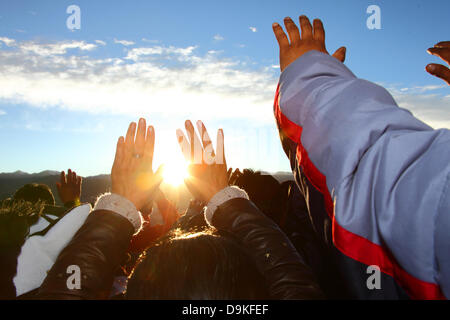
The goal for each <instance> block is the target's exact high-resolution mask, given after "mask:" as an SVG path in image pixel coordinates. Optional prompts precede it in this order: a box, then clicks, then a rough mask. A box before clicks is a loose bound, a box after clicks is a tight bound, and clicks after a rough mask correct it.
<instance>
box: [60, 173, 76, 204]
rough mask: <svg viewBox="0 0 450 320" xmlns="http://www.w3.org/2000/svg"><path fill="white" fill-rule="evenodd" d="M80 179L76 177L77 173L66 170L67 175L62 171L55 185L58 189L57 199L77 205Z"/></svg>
mask: <svg viewBox="0 0 450 320" xmlns="http://www.w3.org/2000/svg"><path fill="white" fill-rule="evenodd" d="M81 183H82V179H81V177H79V176H77V173H76V172H75V171H72V170H70V169H69V170H67V175H66V173H65V172H64V171H62V172H61V175H60V181H59V182H57V183H56V188H57V189H58V194H59V198H60V199H61V201H62V202H63V203H64V204H66V203H71V202H72V203H74V204H77V203H79V202H80V198H81Z"/></svg>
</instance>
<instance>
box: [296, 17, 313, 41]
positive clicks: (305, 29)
mask: <svg viewBox="0 0 450 320" xmlns="http://www.w3.org/2000/svg"><path fill="white" fill-rule="evenodd" d="M299 21H300V28H301V29H302V40H307V39H311V38H312V27H311V22H309V19H308V17H307V16H304V15H302V16H300V17H299Z"/></svg>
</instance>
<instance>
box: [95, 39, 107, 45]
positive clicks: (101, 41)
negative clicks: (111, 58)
mask: <svg viewBox="0 0 450 320" xmlns="http://www.w3.org/2000/svg"><path fill="white" fill-rule="evenodd" d="M95 43H97V44H99V45H101V46H106V42H105V41H103V40H95Z"/></svg>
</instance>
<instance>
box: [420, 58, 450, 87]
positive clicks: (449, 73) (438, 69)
mask: <svg viewBox="0 0 450 320" xmlns="http://www.w3.org/2000/svg"><path fill="white" fill-rule="evenodd" d="M425 70H427V72H428V73H430V74H432V75H433V76H436V77H438V78H441V79H442V80H444V81H445V82H447V84H448V85H450V69H449V68H447V67H445V66H443V65H442V64H435V63H430V64H429V65H427V67H426V68H425Z"/></svg>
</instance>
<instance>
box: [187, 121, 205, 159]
mask: <svg viewBox="0 0 450 320" xmlns="http://www.w3.org/2000/svg"><path fill="white" fill-rule="evenodd" d="M184 125H185V127H186V132H187V134H188V138H189V144H190V147H191V162H192V163H195V164H201V163H202V161H203V147H202V143H201V142H200V139H199V138H198V135H197V133H195V129H194V126H193V125H192V122H191V121H190V120H186V122H185V123H184Z"/></svg>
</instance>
